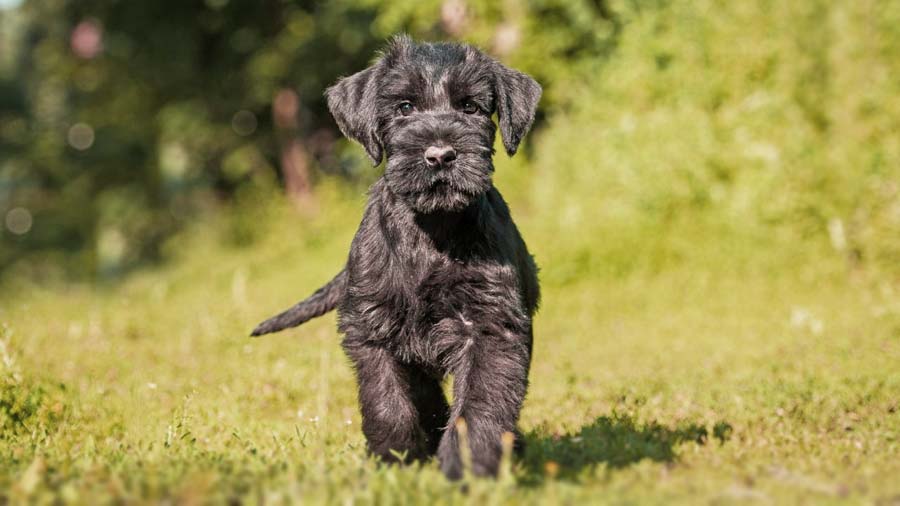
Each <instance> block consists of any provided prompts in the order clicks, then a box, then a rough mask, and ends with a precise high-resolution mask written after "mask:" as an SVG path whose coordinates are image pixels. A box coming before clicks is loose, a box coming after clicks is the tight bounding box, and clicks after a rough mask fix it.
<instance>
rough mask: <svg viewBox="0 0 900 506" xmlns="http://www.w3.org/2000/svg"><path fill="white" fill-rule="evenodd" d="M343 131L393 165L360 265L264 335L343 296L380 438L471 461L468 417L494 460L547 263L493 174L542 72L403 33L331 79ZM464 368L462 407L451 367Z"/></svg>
mask: <svg viewBox="0 0 900 506" xmlns="http://www.w3.org/2000/svg"><path fill="white" fill-rule="evenodd" d="M326 95H327V98H328V107H329V108H330V109H331V112H332V114H333V115H334V117H335V119H336V120H337V124H338V126H339V127H340V128H341V131H342V132H343V133H344V134H345V135H346V136H347V137H349V138H351V139H354V140H356V141H358V142H359V143H360V144H362V145H363V146H364V147H365V149H366V152H367V153H368V154H369V156H370V157H371V158H372V161H373V162H374V163H375V164H376V165H377V164H378V163H380V162H381V159H382V155H383V154H384V155H386V157H387V166H386V168H385V173H384V176H383V177H381V178H380V179H379V180H378V181H377V182H376V183H375V184H374V185H373V186H372V188H371V189H370V194H369V202H368V204H367V206H366V210H365V214H364V216H363V219H362V223H361V224H360V227H359V231H358V232H357V233H356V237H355V238H354V239H353V244H352V245H351V248H350V257H349V259H348V260H347V265H346V267H345V268H344V270H342V271H341V272H340V273H339V274H338V275H337V276H336V277H335V278H334V279H333V280H332V281H330V282H329V283H328V284H326V285H325V286H324V287H322V288H321V289H319V290H318V291H317V292H316V293H314V294H313V295H312V296H311V297H309V298H308V299H306V300H304V301H302V302H300V303H299V304H297V305H296V306H294V307H292V308H290V309H288V310H287V311H285V312H284V313H281V314H279V315H278V316H275V317H273V318H271V319H269V320H267V321H265V322H263V323H261V324H260V325H259V326H258V327H257V328H256V329H255V330H254V331H253V335H261V334H266V333H269V332H275V331H278V330H282V329H285V328H288V327H292V326H296V325H299V324H301V323H303V322H305V321H307V320H309V319H311V318H314V317H316V316H319V315H321V314H324V313H326V312H328V311H330V310H331V309H334V308H335V307H337V309H338V314H339V329H340V331H341V332H343V333H344V334H345V337H344V341H343V348H344V350H345V351H346V353H347V355H348V356H349V357H350V359H351V360H352V362H353V365H354V366H355V369H356V375H357V379H358V381H359V402H360V404H361V406H362V428H363V433H365V436H366V439H367V441H368V448H369V451H370V452H372V453H373V454H375V455H378V456H380V457H381V458H383V459H386V460H396V458H395V457H394V455H393V454H392V450H393V451H395V452H398V453H399V454H405V455H406V458H407V459H421V458H427V457H428V456H431V455H434V454H435V453H437V455H438V458H439V459H440V464H441V468H442V469H443V471H444V473H445V474H446V475H447V476H448V477H450V478H458V477H460V476H461V474H462V461H461V458H460V451H459V434H458V430H457V423H456V422H457V420H458V419H460V418H462V419H464V420H465V421H466V424H467V427H468V430H467V433H468V441H469V445H470V448H471V456H472V470H473V472H474V473H476V474H480V475H493V474H496V472H497V467H498V464H499V461H500V457H501V436H502V435H503V433H504V432H515V430H516V422H517V421H518V417H519V411H520V409H521V407H522V401H523V399H524V398H525V390H526V388H527V386H528V368H529V364H530V361H531V346H532V324H531V317H532V315H533V314H534V312H535V309H536V308H537V304H538V298H539V292H538V280H537V268H536V266H535V264H534V261H533V259H532V257H531V255H530V254H529V253H528V250H527V249H526V247H525V243H524V242H523V241H522V238H521V236H520V235H519V232H518V230H517V229H516V226H515V224H513V221H512V219H511V218H510V215H509V209H508V208H507V206H506V203H505V202H504V201H503V198H502V197H501V196H500V193H499V192H498V191H497V189H496V188H494V186H493V184H492V182H491V174H492V172H493V171H494V167H493V163H492V161H491V158H492V156H493V153H494V149H493V146H494V137H495V134H496V126H495V124H494V122H493V120H492V119H491V116H492V114H493V113H494V112H496V113H497V118H498V121H499V124H500V132H501V134H502V136H503V145H504V147H505V148H506V152H507V153H509V154H510V155H512V154H514V153H515V152H516V149H517V148H518V146H519V141H521V139H522V137H523V136H524V135H525V134H526V133H527V132H528V130H529V128H530V127H531V123H532V121H533V120H534V114H535V109H536V107H537V103H538V100H539V99H540V96H541V87H540V85H538V83H537V82H535V81H534V80H533V79H532V78H530V77H528V76H527V75H525V74H523V73H521V72H517V71H515V70H512V69H509V68H507V67H504V66H503V65H501V64H500V63H498V62H497V61H495V60H493V59H491V58H490V57H488V56H485V55H484V54H482V53H481V52H479V51H478V50H476V49H474V48H472V47H469V46H466V45H462V44H452V43H421V44H420V43H415V42H413V41H411V40H410V39H408V38H406V37H398V38H396V39H394V40H393V41H392V42H391V43H390V44H389V46H388V48H387V49H386V50H385V51H384V53H383V54H382V55H381V57H380V58H379V59H378V60H377V61H376V62H375V63H374V64H373V65H372V66H371V67H369V68H368V69H366V70H363V71H362V72H359V73H357V74H354V75H352V76H350V77H346V78H344V79H341V80H340V81H339V82H338V83H337V84H336V85H334V86H333V87H331V88H329V89H328V91H327V93H326ZM450 374H452V375H453V406H452V407H450V406H449V405H448V404H447V400H446V399H445V397H444V393H443V392H442V390H441V380H442V379H443V378H444V377H446V376H447V375H450Z"/></svg>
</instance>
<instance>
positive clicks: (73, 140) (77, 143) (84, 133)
mask: <svg viewBox="0 0 900 506" xmlns="http://www.w3.org/2000/svg"><path fill="white" fill-rule="evenodd" d="M69 145H70V146H72V147H73V148H75V149H77V150H79V151H84V150H85V149H88V148H89V147H91V146H93V145H94V129H93V128H91V126H90V125H88V124H87V123H75V124H74V125H72V128H69Z"/></svg>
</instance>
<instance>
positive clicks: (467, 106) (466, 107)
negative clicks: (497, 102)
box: [462, 100, 478, 114]
mask: <svg viewBox="0 0 900 506" xmlns="http://www.w3.org/2000/svg"><path fill="white" fill-rule="evenodd" d="M462 111H463V112H464V113H466V114H475V113H476V112H478V104H476V103H475V102H472V101H471V100H466V101H465V102H463V104H462Z"/></svg>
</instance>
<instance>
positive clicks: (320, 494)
mask: <svg viewBox="0 0 900 506" xmlns="http://www.w3.org/2000/svg"><path fill="white" fill-rule="evenodd" d="M351 200H352V199H351ZM341 205H345V206H346V207H340V206H341ZM360 206H361V204H360V201H359V200H358V199H356V200H353V201H352V202H350V203H347V204H335V205H334V206H331V205H330V204H329V206H323V207H322V208H319V209H317V210H314V211H309V210H307V211H304V212H301V213H300V214H299V215H298V214H296V213H292V212H288V211H276V212H274V215H275V218H272V217H271V215H269V214H265V213H263V214H261V215H260V217H259V218H260V219H269V218H271V219H272V221H273V222H274V224H273V225H271V226H270V229H269V232H267V233H266V234H264V235H263V237H261V238H257V240H256V242H255V243H254V244H253V245H251V246H243V247H234V246H222V245H221V241H220V240H219V238H220V235H221V227H220V228H217V227H214V226H210V227H209V228H208V229H206V232H202V230H203V229H202V227H201V229H200V230H201V231H199V232H196V231H195V233H193V234H192V235H191V236H190V237H189V238H183V239H180V240H178V241H176V242H174V243H173V244H172V245H170V248H171V249H172V251H173V253H172V258H173V259H172V260H171V261H170V262H169V263H168V264H165V265H163V266H159V267H152V268H147V269H144V270H142V271H139V272H137V273H134V274H132V275H131V276H130V277H128V278H127V280H126V281H124V282H110V283H106V284H100V285H98V286H90V287H89V286H86V285H83V284H62V283H59V282H51V283H45V284H33V283H27V282H18V283H16V284H14V285H11V286H9V287H6V288H5V289H4V291H3V296H2V298H0V322H2V324H3V325H4V329H3V331H2V332H3V336H2V341H0V342H2V346H0V355H2V356H0V358H2V364H0V367H2V369H0V372H2V373H3V376H2V378H3V381H4V383H3V388H4V390H3V392H2V394H0V422H2V426H0V427H2V432H0V504H5V503H7V502H9V503H11V504H18V503H51V502H54V500H55V499H60V500H62V501H65V502H73V503H83V504H97V503H104V502H118V501H124V502H127V503H137V504H140V503H157V502H159V501H161V500H168V501H169V502H170V503H172V502H174V503H177V504H199V503H207V502H215V503H222V502H224V503H234V502H241V501H242V502H249V503H256V502H265V503H267V504H279V503H308V504H312V503H327V504H392V503H400V504H460V503H467V504H541V505H544V504H556V503H560V504H588V503H591V504H594V503H596V504H606V503H610V504H698V503H728V504H730V503H744V502H745V503H759V504H765V503H776V504H785V503H800V504H830V503H851V504H873V503H874V504H900V480H898V479H897V477H898V476H900V458H898V455H900V412H898V411H900V367H898V365H897V364H898V360H900V296H898V293H897V291H896V285H895V284H891V283H887V282H883V281H879V279H878V278H873V277H871V276H867V275H866V274H865V273H862V274H859V273H854V272H853V271H852V269H845V268H844V267H843V265H842V264H840V263H839V262H838V263H834V262H832V263H828V262H824V263H810V264H804V263H803V262H796V263H792V264H790V265H778V263H777V262H775V263H774V264H773V263H770V262H766V261H760V262H749V263H747V264H746V265H744V264H742V263H741V261H737V262H735V261H732V262H728V261H724V260H723V261H722V262H719V261H718V260H717V257H715V256H713V257H710V258H707V257H704V256H702V255H703V251H705V249H704V248H703V247H702V244H703V241H715V240H717V239H716V238H714V237H706V238H705V239H698V240H697V241H696V244H695V246H694V247H693V249H687V250H686V251H688V253H689V254H688V255H686V256H685V257H684V258H682V260H680V261H678V262H669V263H667V264H666V265H665V268H660V269H637V270H634V271H632V272H626V273H618V274H615V273H613V274H609V273H607V274H597V273H591V272H592V271H586V272H587V274H584V275H581V274H579V272H578V269H579V267H578V266H579V265H580V264H579V263H578V262H573V261H569V262H567V261H566V255H565V254H562V253H559V254H552V253H551V252H549V249H550V248H553V246H554V240H553V238H552V237H550V236H543V235H542V234H543V233H544V232H542V230H543V229H541V227H538V226H534V227H530V226H528V222H529V211H528V210H527V209H521V208H520V209H518V211H517V206H516V205H514V206H513V207H514V209H513V211H514V213H516V212H519V213H520V214H521V215H522V216H523V222H524V223H525V226H524V227H523V231H524V233H525V236H526V240H528V241H529V243H530V244H531V245H532V249H533V250H535V252H536V253H537V257H538V261H539V262H540V263H541V264H542V267H543V271H542V277H543V288H544V290H543V291H544V300H543V305H542V309H541V311H540V312H539V314H538V316H537V318H536V331H535V335H536V343H535V353H534V363H533V368H532V371H531V387H530V390H529V394H528V399H527V401H526V404H525V408H524V411H523V413H522V419H521V427H522V429H523V433H524V434H525V438H526V440H527V451H526V453H525V455H524V457H523V458H521V459H518V460H513V461H512V462H511V463H507V465H505V466H504V472H503V475H502V476H501V477H500V478H499V479H498V480H468V482H467V485H466V486H461V485H460V484H458V483H448V482H447V481H445V480H444V478H443V477H442V475H441V474H440V472H439V470H438V468H437V465H436V464H435V463H434V462H430V463H427V464H425V465H423V466H410V467H387V466H380V465H378V464H377V463H376V462H374V461H373V460H371V459H369V458H367V457H366V455H365V451H364V440H363V437H362V434H361V433H360V419H359V414H358V411H357V403H356V398H355V387H354V381H353V376H352V371H351V369H350V367H349V365H348V362H347V360H346V359H345V357H344V356H343V354H342V352H341V349H340V347H339V336H338V335H337V333H336V330H335V321H334V315H333V314H332V315H329V316H326V317H323V318H320V319H318V320H315V321H313V322H311V323H309V324H307V325H305V326H303V327H300V328H298V329H294V330H291V331H288V332H284V333H281V334H276V335H270V336H265V337H263V338H259V339H251V338H249V337H247V334H248V332H249V330H250V329H251V328H252V327H253V326H254V324H256V323H257V322H258V321H260V320H261V319H262V318H264V317H267V316H270V315H271V314H272V313H274V312H275V311H278V310H280V309H283V308H284V307H286V306H287V305H289V304H291V303H293V302H294V301H295V300H296V299H299V298H300V297H302V296H305V295H306V294H308V293H309V292H311V291H312V290H313V289H315V288H317V287H318V286H319V285H320V284H322V283H323V282H325V281H327V280H328V279H330V277H331V276H332V275H333V273H335V272H337V271H338V269H339V268H340V267H341V264H342V260H343V258H344V255H345V254H346V250H347V245H348V243H349V239H350V237H351V235H352V232H353V229H354V222H355V221H356V220H358V217H359V212H360ZM304 213H306V214H304ZM310 213H311V214H312V217H309V214H310ZM284 216H288V217H287V218H284ZM335 216H340V217H341V218H335ZM691 252H693V253H694V254H695V255H694V257H693V258H692V255H691V254H690V253H691ZM711 254H712V253H711ZM712 255H716V254H712ZM779 258H780V257H779ZM579 261H580V262H582V263H583V261H584V259H583V258H582V259H581V260H579ZM588 263H590V262H588Z"/></svg>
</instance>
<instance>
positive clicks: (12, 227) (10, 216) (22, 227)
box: [6, 207, 34, 235]
mask: <svg viewBox="0 0 900 506" xmlns="http://www.w3.org/2000/svg"><path fill="white" fill-rule="evenodd" d="M33 223H34V221H33V220H32V218H31V213H30V212H29V211H28V209H25V208H24V207H14V208H12V209H10V210H9V211H8V212H7V213H6V228H7V230H9V231H10V232H12V233H14V234H16V235H23V234H27V233H28V231H29V230H31V225H32V224H33Z"/></svg>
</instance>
